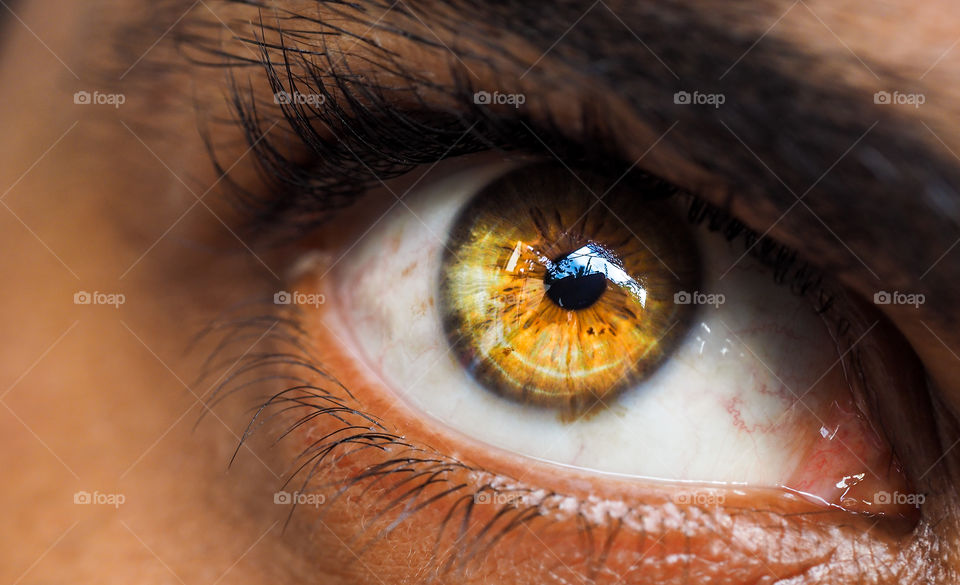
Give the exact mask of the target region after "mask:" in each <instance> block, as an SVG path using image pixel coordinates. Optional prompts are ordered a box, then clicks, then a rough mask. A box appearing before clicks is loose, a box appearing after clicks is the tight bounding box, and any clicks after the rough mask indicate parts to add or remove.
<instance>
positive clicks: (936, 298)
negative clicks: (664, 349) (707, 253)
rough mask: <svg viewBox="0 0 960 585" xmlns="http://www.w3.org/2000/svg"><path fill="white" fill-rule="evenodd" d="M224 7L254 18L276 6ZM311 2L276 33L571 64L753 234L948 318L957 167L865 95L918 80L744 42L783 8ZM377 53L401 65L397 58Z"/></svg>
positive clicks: (923, 134)
mask: <svg viewBox="0 0 960 585" xmlns="http://www.w3.org/2000/svg"><path fill="white" fill-rule="evenodd" d="M175 3H176V4H177V5H183V4H185V3H184V2H183V0H176V2H175ZM229 3H233V4H241V5H249V6H251V7H254V8H261V9H262V10H263V11H264V13H265V14H266V13H271V14H272V11H273V10H274V6H277V7H283V6H284V5H285V2H283V1H282V0H280V1H276V2H267V1H263V2H260V1H256V0H229ZM316 5H317V7H318V9H319V10H318V13H316V14H319V15H320V16H317V15H316V14H315V13H313V12H312V11H311V14H310V15H309V16H307V15H285V18H286V17H287V16H289V17H290V18H289V20H287V21H286V22H287V23H288V24H289V28H290V29H298V27H299V29H301V30H302V29H303V27H302V26H299V25H298V24H297V21H298V20H300V21H301V22H307V23H309V24H310V25H311V26H313V27H315V28H316V31H317V32H316V34H317V35H347V36H349V35H351V34H355V33H351V32H349V31H348V29H347V28H346V27H345V26H344V25H343V24H342V21H343V19H348V20H349V19H352V20H353V22H354V23H356V24H361V25H363V26H361V27H360V30H361V31H365V32H363V33H361V34H359V35H356V37H355V38H356V40H357V41H359V42H360V43H370V42H371V40H370V39H371V38H372V36H373V34H374V33H377V34H394V35H400V36H402V37H404V38H405V39H407V40H409V41H411V42H413V43H417V44H420V45H423V46H429V47H433V48H435V49H439V50H443V51H446V50H449V51H450V52H452V53H453V54H454V55H455V59H454V60H453V63H454V64H456V63H460V64H462V65H464V66H466V64H467V63H475V62H479V61H485V60H486V55H485V54H483V53H482V52H481V51H479V50H477V49H475V48H474V49H471V51H469V52H468V51H466V50H465V49H463V47H464V46H466V45H467V44H468V43H467V41H469V46H471V47H481V48H483V50H484V51H486V52H489V54H490V55H499V56H501V57H506V58H507V61H509V60H510V59H513V60H514V61H515V63H514V70H512V71H503V70H500V71H498V72H497V74H498V78H499V79H501V80H503V83H504V85H505V86H506V85H508V84H510V83H511V80H513V81H515V82H516V83H517V84H518V85H519V82H520V78H524V79H523V81H524V87H535V86H536V85H537V84H538V82H542V84H543V85H544V86H545V87H550V88H556V87H557V86H560V85H562V83H563V81H562V80H561V79H558V78H556V77H555V75H556V73H557V71H559V70H561V69H564V68H565V69H567V70H573V71H576V72H578V74H579V75H581V76H582V78H583V79H588V80H589V81H590V84H591V85H592V90H593V94H594V95H596V94H597V93H599V92H600V90H601V88H604V89H605V91H606V92H607V93H608V94H609V95H611V96H616V98H617V99H618V100H622V101H625V102H626V103H628V104H629V105H630V107H631V114H632V117H633V118H634V122H635V123H639V124H640V125H645V126H647V127H650V128H653V129H655V130H654V133H656V134H659V133H660V132H662V131H663V130H665V129H666V128H667V127H668V126H669V125H670V124H671V123H673V122H677V125H676V128H675V129H674V130H673V131H672V132H670V134H669V136H667V137H665V138H664V145H665V146H667V145H669V146H670V147H672V148H673V149H674V150H676V151H678V152H682V153H684V156H685V158H687V159H688V160H689V161H691V162H693V163H694V164H696V165H697V166H699V167H700V168H702V169H705V170H707V171H708V172H710V173H711V174H713V175H715V176H716V177H718V178H719V179H720V180H722V181H723V182H724V183H725V185H724V189H725V190H727V191H729V192H730V193H731V195H730V200H732V201H738V202H739V203H738V204H737V206H738V207H739V208H741V209H743V208H748V209H751V210H753V211H754V212H755V215H756V216H757V217H755V218H754V225H752V227H753V228H754V229H756V230H758V231H760V232H763V231H765V230H766V229H767V228H770V227H772V226H775V227H773V229H772V231H771V233H772V234H774V235H776V236H778V237H781V238H782V239H785V240H786V242H785V243H787V244H790V245H793V246H794V247H797V248H799V249H800V250H801V252H802V253H803V254H805V255H806V256H808V257H811V258H815V259H816V260H817V261H818V262H820V263H821V264H822V265H823V268H825V269H827V270H830V271H833V272H836V273H840V274H841V275H842V276H845V277H847V279H848V280H849V281H852V282H855V283H859V288H860V289H861V292H865V291H869V290H881V289H900V290H912V291H915V292H923V293H925V294H926V295H927V298H928V302H927V304H926V305H925V306H924V307H922V313H924V314H925V315H926V316H927V317H930V318H936V319H939V320H940V321H946V322H947V323H955V322H956V320H957V317H956V315H957V308H956V307H955V306H954V303H953V302H952V298H953V297H954V295H953V294H952V292H953V291H954V289H955V285H954V283H956V282H960V273H958V272H960V263H955V262H951V261H950V257H949V255H948V256H947V257H945V258H942V259H941V256H942V255H943V254H944V253H945V252H946V251H947V250H948V249H949V248H950V246H951V245H952V243H953V242H954V241H955V240H956V237H957V236H958V235H960V232H958V223H960V221H958V218H960V199H958V197H957V191H958V186H960V166H958V164H957V163H958V161H957V160H956V159H955V158H954V157H953V156H952V155H951V154H950V153H949V152H948V151H947V150H946V149H942V148H939V147H938V142H937V139H936V138H935V137H934V136H933V135H932V134H931V132H932V131H935V130H936V129H935V128H932V129H929V128H925V127H924V125H922V124H920V123H918V122H917V121H914V120H911V119H909V118H908V117H907V116H905V115H902V114H901V113H900V111H898V109H897V108H891V107H885V108H884V107H878V106H877V105H876V104H874V102H873V93H874V91H877V90H879V89H885V90H893V89H897V90H899V91H901V92H916V93H927V92H928V89H927V88H925V87H923V86H922V84H920V83H918V82H916V81H913V80H910V79H906V78H904V77H903V76H902V75H900V74H899V73H898V72H896V71H890V70H888V69H886V68H884V67H883V66H881V65H879V64H876V63H872V62H870V61H869V59H868V60H867V61H864V62H861V61H860V59H859V58H858V57H857V56H855V55H852V54H850V53H848V52H845V51H843V50H842V49H841V50H838V51H837V52H835V53H831V54H830V56H829V57H824V56H822V55H817V54H814V53H812V52H811V51H809V50H808V49H807V48H806V47H804V46H802V44H799V43H791V42H788V41H786V40H784V39H783V38H779V37H776V35H775V34H770V35H767V36H764V37H763V38H760V37H761V34H762V33H763V31H762V30H760V31H759V32H758V30H756V29H755V28H753V27H749V26H747V25H745V22H748V21H749V22H757V21H758V20H759V21H763V20H764V19H763V18H760V17H759V16H758V14H766V15H767V16H769V20H770V22H773V21H774V20H775V19H776V18H777V17H778V16H780V15H781V14H782V13H783V12H784V9H785V8H786V7H788V6H789V3H788V2H780V1H773V0H768V1H764V2H759V3H758V2H751V3H750V4H749V6H747V5H746V3H734V4H730V3H727V4H724V5H723V6H717V5H716V4H715V3H710V2H705V1H703V0H689V1H686V2H667V3H647V2H643V3H637V2H632V3H631V2H625V1H617V0H610V1H607V0H603V1H597V2H591V0H559V1H556V2H551V3H550V4H549V7H547V8H545V6H544V5H542V4H537V3H532V2H525V1H522V0H499V1H480V0H399V1H396V2H394V1H392V0H358V1H356V2H352V3H346V2H340V1H335V0H316ZM171 13H176V11H175V10H173V11H171ZM324 14H329V15H330V16H331V18H329V19H324V17H323V15H324ZM350 30H353V29H350ZM494 32H496V33H498V34H497V35H494V34H492V33H494ZM298 34H301V35H305V34H306V33H303V32H299V33H298ZM515 41H516V42H522V43H526V44H527V45H529V46H532V47H533V48H534V51H533V52H534V53H535V54H538V55H541V57H540V58H539V59H538V60H536V61H532V62H531V61H530V60H529V59H526V60H523V59H520V58H518V57H516V54H515V53H514V52H513V51H512V49H513V47H512V46H511V44H512V43H513V42H515ZM393 57H394V60H395V62H396V63H399V64H401V65H404V61H403V55H402V54H398V55H394V56H393ZM406 65H407V66H408V68H412V67H413V66H415V65H416V64H413V63H406ZM864 67H868V68H869V69H870V71H872V72H873V73H875V74H876V75H877V76H878V77H879V79H880V81H878V83H877V87H876V88H874V87H856V86H853V85H850V84H847V83H846V82H845V79H847V76H846V75H845V74H846V73H850V72H857V71H860V70H861V69H862V68H864ZM491 89H492V88H491ZM575 89H580V88H575ZM503 91H510V88H509V87H504V88H503ZM680 91H687V92H694V91H697V92H700V93H703V94H723V95H724V96H725V103H724V104H723V105H722V106H721V107H720V108H712V107H704V106H691V105H683V104H677V103H674V100H673V96H674V94H675V93H676V92H680ZM926 107H928V108H931V110H932V109H933V108H940V109H939V110H936V111H937V112H938V113H941V114H942V117H941V119H945V118H946V114H949V111H947V110H946V105H945V104H935V103H933V102H932V100H927V105H926ZM598 109H602V108H598ZM608 126H612V127H616V126H617V121H616V120H612V121H608ZM651 170H653V171H654V172H656V169H651ZM921 235H922V237H921ZM921 277H922V279H921Z"/></svg>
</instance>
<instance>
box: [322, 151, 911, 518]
mask: <svg viewBox="0 0 960 585" xmlns="http://www.w3.org/2000/svg"><path fill="white" fill-rule="evenodd" d="M444 164H449V165H452V166H453V167H454V168H453V169H452V171H451V172H448V173H443V174H442V178H440V179H438V180H434V181H429V180H428V181H424V182H423V184H422V185H418V187H417V188H416V189H415V191H414V192H412V193H410V194H409V195H408V196H407V197H406V198H405V200H404V203H405V204H404V206H402V207H401V206H398V207H397V208H395V209H394V210H393V211H391V212H390V213H388V214H387V215H386V216H385V217H383V219H382V220H378V221H376V222H375V223H373V224H372V226H373V227H371V228H370V230H369V233H367V235H366V236H365V237H364V238H363V239H362V240H360V241H359V243H358V244H356V245H354V246H353V247H352V248H351V249H350V250H349V252H347V253H346V256H345V259H344V261H342V262H341V263H340V265H339V267H338V269H337V272H336V277H337V278H336V280H337V285H336V286H337V290H338V291H339V292H338V296H339V297H340V298H342V302H341V303H339V305H340V306H341V309H340V310H341V311H342V315H341V319H342V321H343V322H344V323H346V324H347V325H348V329H349V331H350V337H351V343H355V344H356V347H357V348H358V350H359V351H358V352H357V353H358V354H360V355H362V356H363V359H364V360H365V361H366V362H367V365H368V366H369V367H371V368H373V369H375V370H377V372H378V374H379V378H380V379H381V380H385V381H386V382H385V385H388V386H389V388H388V390H390V391H391V392H392V393H393V394H394V395H395V396H397V397H398V398H399V399H400V400H401V401H402V402H403V403H405V404H407V405H408V406H409V407H410V408H411V409H412V410H413V411H416V412H419V413H420V414H422V415H423V416H425V417H429V418H432V419H435V420H437V421H439V422H441V423H443V425H445V426H446V427H448V428H450V429H453V430H455V431H457V433H456V435H457V436H459V434H460V433H462V434H465V435H468V436H470V437H472V438H473V439H476V440H479V441H481V442H483V443H487V444H490V445H494V446H496V447H499V448H502V449H504V450H507V451H511V452H514V453H517V454H520V455H524V456H529V457H531V458H535V459H537V460H539V461H540V462H547V463H541V464H549V462H553V463H557V464H562V465H564V466H572V467H577V468H581V469H584V470H590V471H596V472H599V473H601V474H602V473H616V474H618V475H620V476H624V475H626V476H632V477H636V478H638V479H644V480H655V481H659V480H664V481H668V482H669V481H683V482H708V483H710V484H714V485H717V484H729V485H731V486H744V485H746V486H757V487H779V488H785V489H786V490H789V491H790V492H791V493H793V494H799V495H801V496H802V497H803V498H805V499H807V500H809V501H814V502H819V503H821V504H823V505H832V506H839V507H842V508H845V509H849V510H853V511H858V512H870V513H880V514H905V513H907V511H905V510H904V509H903V508H901V507H897V503H898V502H896V501H892V500H891V499H890V498H884V497H883V494H885V493H886V494H890V493H895V492H897V491H898V490H899V492H900V493H907V492H909V489H910V487H909V482H908V480H907V478H906V476H905V474H904V473H903V471H902V470H901V468H900V466H899V465H898V464H897V463H896V461H895V459H894V456H893V455H892V450H891V448H890V446H889V445H888V444H887V443H886V442H885V441H882V440H880V439H879V438H878V436H877V435H876V433H875V432H874V430H873V427H872V425H871V422H870V421H869V420H868V419H867V417H865V416H864V414H863V413H861V412H860V411H859V410H858V408H857V406H856V401H855V397H854V393H853V391H852V389H851V386H850V383H849V382H848V381H847V379H846V377H845V376H844V371H843V368H842V367H836V366H837V364H838V363H839V360H840V358H841V356H842V355H843V352H844V349H845V348H842V347H838V346H837V343H836V341H835V339H834V337H833V336H832V335H831V331H830V327H829V324H828V323H827V322H826V321H825V319H824V318H823V316H822V315H821V314H819V313H818V311H817V310H816V308H815V306H814V303H813V301H812V300H811V299H809V298H806V297H804V296H799V295H796V294H794V293H792V292H791V291H790V289H789V288H788V287H785V286H782V285H780V284H778V283H777V282H776V281H775V279H774V278H773V274H772V271H771V270H770V269H769V268H768V267H766V266H765V265H763V264H762V263H760V262H759V261H758V260H756V259H754V258H753V257H752V256H750V255H744V254H743V249H744V248H743V245H742V242H741V243H740V246H739V248H738V247H737V242H731V241H728V240H727V239H726V238H725V237H724V236H722V235H720V234H721V233H722V230H720V231H710V230H708V229H705V228H704V227H701V226H699V225H696V224H694V223H692V222H690V221H689V220H688V214H687V213H686V212H685V211H686V210H685V209H684V208H683V203H684V202H683V201H681V199H682V197H680V196H675V197H670V196H668V195H669V193H670V192H673V191H675V190H674V189H672V188H670V187H669V186H665V185H664V183H662V182H660V181H633V182H631V183H630V186H629V187H627V186H613V187H612V188H611V185H612V183H613V181H612V180H608V179H606V178H603V177H591V178H588V179H586V182H585V183H584V182H581V181H580V180H579V179H578V178H577V177H575V176H574V175H573V174H571V173H570V171H569V170H568V169H566V168H564V167H562V166H557V165H552V164H546V163H537V164H533V165H527V166H524V167H520V168H518V167H516V166H515V165H512V164H493V163H484V164H481V165H462V164H461V163H457V161H450V162H448V163H444ZM458 164H461V166H462V167H464V168H457V166H456V165H458ZM583 176H589V175H588V174H586V175H583ZM645 185H646V186H645ZM600 194H603V196H602V197H600V196H599V195H600ZM687 203H689V202H687ZM433 426H436V425H433Z"/></svg>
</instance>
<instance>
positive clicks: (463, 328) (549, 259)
mask: <svg viewBox="0 0 960 585" xmlns="http://www.w3.org/2000/svg"><path fill="white" fill-rule="evenodd" d="M609 187H610V186H609V185H608V184H605V183H604V181H602V180H601V179H599V178H592V179H587V180H586V185H584V184H582V183H580V182H579V181H577V179H576V178H574V177H573V176H572V175H571V174H570V173H569V172H568V171H567V170H566V169H564V168H559V167H555V166H552V165H545V164H540V165H536V166H531V167H525V168H520V169H516V170H513V171H510V172H508V173H506V174H505V175H503V176H501V177H500V178H499V179H496V180H495V181H493V182H492V183H491V184H489V185H487V186H486V187H485V188H484V189H483V190H482V192H480V193H478V194H477V195H476V196H475V197H474V198H473V199H472V200H471V201H470V202H469V203H467V204H466V205H465V207H464V208H463V209H462V210H461V212H460V214H459V216H458V218H457V219H456V221H455V224H454V227H453V229H452V230H451V233H450V237H449V238H450V239H449V242H448V246H447V251H446V252H445V255H444V259H443V263H442V267H441V274H440V298H441V302H440V305H441V307H440V309H441V311H442V315H443V320H444V327H445V330H446V334H447V337H448V339H449V341H450V344H451V346H452V348H453V351H454V353H455V354H456V355H457V357H458V358H459V360H460V362H461V363H462V364H463V366H464V367H465V368H466V369H467V370H468V371H469V372H470V373H471V375H472V376H473V377H474V378H475V379H476V380H477V381H478V382H479V383H480V384H481V385H482V386H484V387H485V388H486V389H488V390H490V391H492V392H495V393H497V394H500V395H502V396H504V397H507V398H511V399H514V400H517V401H520V402H524V403H534V404H541V405H544V406H551V407H556V408H559V409H563V410H568V411H574V412H576V411H585V410H587V409H589V408H591V407H593V406H595V405H597V404H598V403H605V401H607V400H609V399H610V398H611V397H612V396H613V395H615V394H616V393H618V392H620V391H622V390H624V389H626V388H629V387H631V386H634V385H636V384H637V382H639V381H641V380H643V379H644V378H646V377H647V376H649V375H650V374H651V373H652V372H653V371H654V370H655V369H656V367H657V366H658V365H660V364H661V363H662V362H663V360H664V359H665V358H667V357H668V356H669V355H670V353H671V351H672V349H673V348H674V347H675V346H676V344H677V343H678V342H679V340H680V339H681V337H682V336H683V335H684V334H685V333H686V331H687V329H688V324H689V321H690V318H691V313H692V307H691V306H690V305H689V304H682V303H677V302H675V298H676V297H675V295H676V294H677V293H680V292H682V291H687V292H691V291H693V290H695V288H696V284H697V279H698V276H699V262H698V256H697V253H696V247H695V244H694V242H693V240H692V238H691V235H690V226H689V224H688V223H687V222H686V221H685V220H684V219H683V218H682V217H681V216H680V214H679V213H678V212H677V209H676V206H675V205H673V204H671V203H668V202H667V201H665V199H666V197H665V196H666V195H667V194H668V193H667V191H668V188H667V187H665V186H664V185H663V184H662V183H660V182H659V181H656V180H654V179H652V178H647V179H642V180H639V181H631V182H630V186H629V187H615V188H613V189H610V188H609ZM591 191H592V192H591ZM608 191H609V192H608ZM593 193H597V194H598V195H599V194H604V195H603V197H602V200H601V201H598V200H597V197H596V196H595V195H594V194H593Z"/></svg>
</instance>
